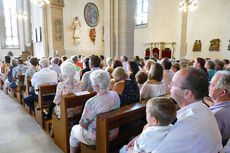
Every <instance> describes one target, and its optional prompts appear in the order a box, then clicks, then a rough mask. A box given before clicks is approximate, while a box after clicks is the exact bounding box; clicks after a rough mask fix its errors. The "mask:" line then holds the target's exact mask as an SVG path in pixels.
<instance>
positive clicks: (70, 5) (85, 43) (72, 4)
mask: <svg viewBox="0 0 230 153" xmlns="http://www.w3.org/2000/svg"><path fill="white" fill-rule="evenodd" d="M88 2H92V3H94V4H96V6H97V7H98V10H99V22H98V25H97V26H96V27H95V28H96V42H95V44H94V43H93V42H92V41H91V39H90V38H89V30H90V27H89V26H88V25H87V24H86V22H85V19H84V7H85V5H86V4H87V3H88ZM76 16H77V17H78V18H79V20H80V23H81V28H80V38H81V40H80V44H79V45H78V46H74V43H73V30H72V24H73V21H74V19H75V17H76ZM103 25H104V0H66V1H65V7H64V9H63V27H64V48H65V54H66V55H67V56H72V55H79V54H81V55H85V56H89V55H92V54H96V55H100V54H104V41H103V40H102V38H103V37H102V36H103V30H102V27H103Z"/></svg>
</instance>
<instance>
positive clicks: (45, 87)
mask: <svg viewBox="0 0 230 153" xmlns="http://www.w3.org/2000/svg"><path fill="white" fill-rule="evenodd" d="M56 88H57V84H54V85H50V84H42V85H40V86H39V88H38V90H39V91H38V103H37V107H36V108H35V119H36V121H37V122H38V124H39V125H40V126H41V127H42V128H44V125H45V124H44V115H43V109H44V106H45V105H49V104H50V103H52V102H53V100H50V101H44V100H43V96H46V95H55V93H56Z"/></svg>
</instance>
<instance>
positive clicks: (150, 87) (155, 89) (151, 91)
mask: <svg viewBox="0 0 230 153" xmlns="http://www.w3.org/2000/svg"><path fill="white" fill-rule="evenodd" d="M162 79H163V67H162V65H161V64H159V63H153V64H152V65H151V68H150V71H149V78H148V80H147V81H146V82H145V83H144V85H143V86H142V88H141V91H140V95H141V99H147V98H153V97H157V96H161V95H164V94H166V87H165V83H164V82H163V81H162Z"/></svg>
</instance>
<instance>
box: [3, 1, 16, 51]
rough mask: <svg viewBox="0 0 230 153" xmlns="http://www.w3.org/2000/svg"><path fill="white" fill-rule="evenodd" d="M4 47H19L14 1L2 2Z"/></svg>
mask: <svg viewBox="0 0 230 153" xmlns="http://www.w3.org/2000/svg"><path fill="white" fill-rule="evenodd" d="M3 9H4V21H5V26H4V27H5V47H6V48H7V47H19V41H18V25H17V11H16V0H3Z"/></svg>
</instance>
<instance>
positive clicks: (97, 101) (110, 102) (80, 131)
mask: <svg viewBox="0 0 230 153" xmlns="http://www.w3.org/2000/svg"><path fill="white" fill-rule="evenodd" d="M90 80H91V83H92V86H93V87H94V89H95V90H96V92H97V95H96V96H94V97H93V98H91V99H89V100H88V101H87V102H86V104H85V107H84V111H83V113H82V117H81V119H80V122H79V124H78V125H75V126H74V127H73V128H72V131H71V135H70V152H71V153H74V152H76V151H77V150H78V147H79V144H80V142H82V143H85V144H87V145H95V142H96V115H97V114H99V113H103V112H108V111H110V110H113V109H117V108H119V107H120V99H119V96H118V94H117V93H116V92H114V91H108V85H109V81H110V76H109V74H108V73H107V72H106V71H104V70H97V71H93V72H92V73H91V74H90ZM117 134H118V128H116V129H113V130H112V131H110V135H109V137H110V139H111V140H112V139H114V138H115V137H116V136H117Z"/></svg>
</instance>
